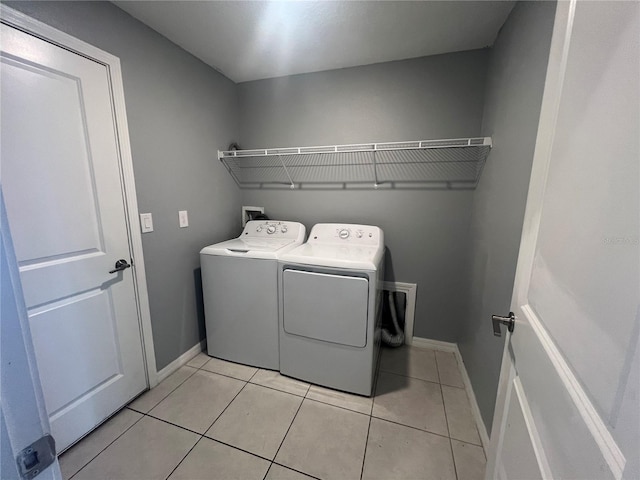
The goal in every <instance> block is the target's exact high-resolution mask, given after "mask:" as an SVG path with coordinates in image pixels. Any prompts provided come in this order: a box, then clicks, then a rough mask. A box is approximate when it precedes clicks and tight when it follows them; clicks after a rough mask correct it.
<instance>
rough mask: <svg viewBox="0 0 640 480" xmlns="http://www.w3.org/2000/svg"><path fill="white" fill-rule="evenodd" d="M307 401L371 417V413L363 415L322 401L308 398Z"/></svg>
mask: <svg viewBox="0 0 640 480" xmlns="http://www.w3.org/2000/svg"><path fill="white" fill-rule="evenodd" d="M305 400H309V401H310V402H316V403H319V404H321V405H326V406H328V407H335V408H339V409H341V410H346V411H347V412H351V413H357V414H359V415H366V416H368V417H370V416H371V414H370V413H363V412H359V411H357V410H351V409H350V408H346V407H341V406H340V405H334V404H333V403H327V402H323V401H322V400H316V399H315V398H309V397H306V398H305ZM371 406H372V407H373V401H372V402H371Z"/></svg>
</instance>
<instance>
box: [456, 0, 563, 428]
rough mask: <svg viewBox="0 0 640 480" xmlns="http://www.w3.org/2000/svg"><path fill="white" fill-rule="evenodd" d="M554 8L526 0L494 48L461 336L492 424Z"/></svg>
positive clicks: (479, 397) (483, 408) (473, 381)
mask: <svg viewBox="0 0 640 480" xmlns="http://www.w3.org/2000/svg"><path fill="white" fill-rule="evenodd" d="M554 14H555V2H518V3H517V4H516V6H515V8H514V9H513V10H512V11H511V14H510V15H509V17H508V19H507V21H506V23H505V24H504V26H503V27H502V30H501V31H500V33H499V34H498V38H497V40H496V42H495V45H494V47H493V48H492V50H491V60H490V63H489V71H488V76H487V94H486V103H485V109H484V118H483V123H482V134H483V135H489V136H491V137H492V139H493V142H494V145H493V148H492V150H491V153H490V155H489V158H488V159H487V163H486V165H485V167H484V170H483V172H482V176H481V177H480V182H479V184H478V187H477V188H476V190H475V191H474V199H473V213H472V217H471V223H470V231H469V236H470V241H471V244H470V248H469V255H468V260H469V264H468V271H467V274H466V275H465V278H466V279H467V280H468V284H467V285H466V288H465V292H464V298H466V299H467V302H468V304H467V311H466V312H465V314H464V315H463V316H462V317H460V318H461V322H460V324H461V331H460V339H459V342H458V345H459V348H460V353H461V354H462V358H463V359H464V363H465V365H466V367H467V371H468V374H469V378H470V379H471V384H472V385H473V390H474V392H475V395H476V398H477V400H478V406H479V408H480V411H481V413H482V417H483V419H484V422H485V425H486V426H487V430H490V429H491V422H492V418H493V409H494V405H495V398H496V390H497V386H498V377H499V374H500V365H501V360H502V351H503V341H502V340H501V339H497V338H495V337H494V336H493V330H492V328H491V315H492V314H504V313H503V312H505V313H506V312H508V311H509V306H510V301H511V293H512V289H513V280H514V277H515V270H516V261H517V258H518V250H519V246H520V236H521V233H522V222H523V219H524V209H525V204H526V197H527V191H528V185H529V176H530V173H531V164H532V161H533V152H534V148H535V141H536V132H537V130H538V120H539V116H540V107H541V104H542V92H543V90H544V83H545V73H546V71H547V62H548V57H549V46H550V44H551V33H552V29H553V22H554Z"/></svg>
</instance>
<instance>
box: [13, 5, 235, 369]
mask: <svg viewBox="0 0 640 480" xmlns="http://www.w3.org/2000/svg"><path fill="white" fill-rule="evenodd" d="M5 3H6V4H7V5H9V6H10V7H12V8H15V9H17V10H21V11H22V12H24V13H26V14H28V15H30V16H32V17H34V18H36V19H38V20H41V21H43V22H45V23H47V24H49V25H51V26H53V27H55V28H58V29H60V30H63V31H65V32H67V33H69V34H71V35H73V36H75V37H77V38H79V39H81V40H84V41H86V42H88V43H90V44H92V45H95V46H96V47H98V48H101V49H103V50H105V51H107V52H109V53H112V54H113V55H116V56H118V57H119V58H120V61H121V65H122V75H123V79H124V92H125V99H126V105H127V118H128V121H129V133H130V136H131V149H132V153H133V167H134V172H135V177H136V188H137V195H138V204H139V208H140V212H151V213H152V214H153V223H154V229H155V231H154V232H152V233H147V234H144V235H143V238H142V240H143V242H142V243H143V248H144V255H145V267H146V271H147V283H148V287H149V301H150V304H151V321H152V325H153V338H154V345H155V351H156V363H157V367H158V369H160V368H163V367H164V366H166V365H167V364H168V363H170V362H171V361H173V360H174V359H175V358H177V357H178V356H179V355H180V354H182V353H183V352H185V351H186V350H188V349H189V348H191V347H192V346H194V345H195V344H196V343H197V342H198V341H199V340H200V339H202V338H204V324H203V315H202V306H201V291H200V287H199V282H200V280H199V265H200V259H199V255H198V252H199V251H200V249H201V248H202V247H203V246H205V245H209V244H211V243H214V242H216V241H221V240H224V239H227V238H230V237H231V236H235V235H237V233H238V230H239V228H240V221H239V218H240V191H239V189H238V188H237V187H236V185H235V183H234V182H233V181H232V179H231V177H230V176H229V174H228V173H227V172H226V170H225V169H224V168H223V166H222V165H221V164H220V162H219V161H218V160H217V158H216V150H218V149H225V148H226V147H227V146H228V145H229V143H230V142H231V141H232V140H235V139H236V135H237V128H238V119H237V116H236V115H235V112H236V108H237V88H236V86H235V84H234V83H233V82H231V81H230V80H228V79H227V78H225V77H224V76H222V75H220V74H219V73H217V72H216V71H214V70H213V69H212V68H210V67H209V66H207V65H205V64H204V63H202V62H201V61H200V60H197V59H196V58H195V57H193V56H191V55H190V54H188V53H186V52H185V51H184V50H182V49H181V48H179V47H178V46H176V45H175V44H173V43H171V42H170V41H169V40H167V39H166V38H164V37H162V36H161V35H159V34H158V33H156V32H155V31H154V30H151V29H150V28H148V27H146V26H145V25H143V24H142V23H140V22H138V21H137V20H135V19H134V18H133V17H131V16H129V15H128V14H127V13H125V12H123V11H122V10H120V9H119V8H117V7H116V6H114V5H113V4H111V3H108V2H5ZM178 210H188V212H189V223H190V226H189V228H182V229H181V228H178Z"/></svg>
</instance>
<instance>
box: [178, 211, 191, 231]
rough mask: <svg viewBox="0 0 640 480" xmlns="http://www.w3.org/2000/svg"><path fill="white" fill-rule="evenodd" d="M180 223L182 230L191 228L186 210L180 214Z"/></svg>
mask: <svg viewBox="0 0 640 480" xmlns="http://www.w3.org/2000/svg"><path fill="white" fill-rule="evenodd" d="M178 221H179V224H180V228H185V227H188V226H189V215H188V214H187V211H186V210H180V211H179V212H178Z"/></svg>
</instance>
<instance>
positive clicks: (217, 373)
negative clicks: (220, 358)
mask: <svg viewBox="0 0 640 480" xmlns="http://www.w3.org/2000/svg"><path fill="white" fill-rule="evenodd" d="M198 370H202V371H203V372H207V373H215V374H216V375H220V376H222V377H227V378H233V379H234V380H239V381H241V382H245V383H248V382H249V380H245V379H244V378H238V377H234V376H232V375H229V374H227V373H220V372H214V371H212V370H207V369H206V368H199V369H198ZM256 373H257V372H256ZM254 375H255V373H254V374H253V375H251V378H253V377H254Z"/></svg>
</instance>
